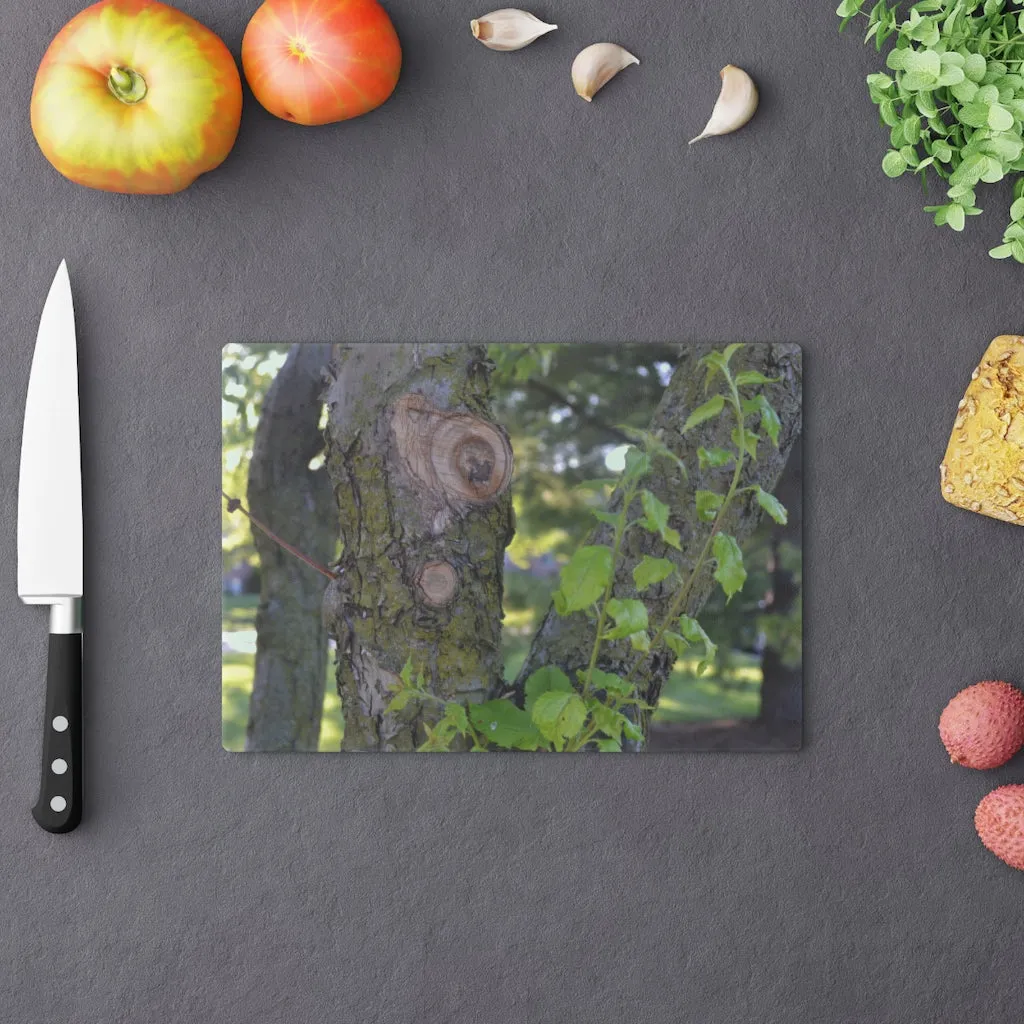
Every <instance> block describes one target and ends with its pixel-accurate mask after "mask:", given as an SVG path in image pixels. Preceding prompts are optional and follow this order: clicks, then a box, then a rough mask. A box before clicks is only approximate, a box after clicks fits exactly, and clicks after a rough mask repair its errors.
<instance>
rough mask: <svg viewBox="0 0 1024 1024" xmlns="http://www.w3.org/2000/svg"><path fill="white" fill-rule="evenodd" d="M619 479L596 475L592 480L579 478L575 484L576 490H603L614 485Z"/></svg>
mask: <svg viewBox="0 0 1024 1024" xmlns="http://www.w3.org/2000/svg"><path fill="white" fill-rule="evenodd" d="M618 482H619V481H618V480H617V479H616V478H615V477H613V476H606V477H597V478H595V479H594V480H581V481H580V482H579V483H578V484H576V488H575V489H576V490H578V491H603V490H605V488H608V487H614V486H615V485H616V484H617V483H618Z"/></svg>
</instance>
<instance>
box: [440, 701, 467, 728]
mask: <svg viewBox="0 0 1024 1024" xmlns="http://www.w3.org/2000/svg"><path fill="white" fill-rule="evenodd" d="M444 721H446V722H449V723H450V724H451V725H452V727H453V728H454V729H455V731H456V732H457V733H459V734H460V735H465V734H466V732H468V731H469V719H468V718H467V717H466V709H465V707H464V706H463V705H462V704H458V703H456V702H455V701H449V702H448V703H447V704H446V705H445V707H444Z"/></svg>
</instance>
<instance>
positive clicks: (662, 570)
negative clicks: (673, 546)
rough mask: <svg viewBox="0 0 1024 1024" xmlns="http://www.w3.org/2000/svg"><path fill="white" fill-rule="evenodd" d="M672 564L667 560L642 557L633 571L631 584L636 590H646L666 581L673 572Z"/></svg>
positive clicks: (673, 566) (647, 556)
mask: <svg viewBox="0 0 1024 1024" xmlns="http://www.w3.org/2000/svg"><path fill="white" fill-rule="evenodd" d="M675 568H676V567H675V565H674V563H672V562H670V561H669V560H668V559H667V558H652V557H651V556H650V555H644V557H643V558H642V559H641V560H640V563H639V564H638V565H637V566H635V567H634V569H633V582H634V583H635V584H636V589H637V590H646V589H647V588H648V587H650V586H652V585H653V584H655V583H660V582H661V581H662V580H666V579H668V578H669V576H671V575H672V573H673V572H675Z"/></svg>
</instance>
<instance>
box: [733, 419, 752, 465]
mask: <svg viewBox="0 0 1024 1024" xmlns="http://www.w3.org/2000/svg"><path fill="white" fill-rule="evenodd" d="M729 436H730V437H731V438H732V443H733V444H734V445H736V449H737V451H738V450H739V449H740V448H742V449H743V450H744V451H745V452H746V453H747V454H748V455H749V456H750V457H751V458H752V459H756V458H757V434H756V433H755V432H754V431H753V430H751V429H750V428H749V427H748V428H745V429H744V431H743V436H742V438H741V437H740V428H739V427H733V429H732V432H731V434H730V435H729Z"/></svg>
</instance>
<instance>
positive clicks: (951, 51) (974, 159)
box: [836, 0, 1024, 263]
mask: <svg viewBox="0 0 1024 1024" xmlns="http://www.w3.org/2000/svg"><path fill="white" fill-rule="evenodd" d="M868 2H869V0H842V2H841V3H840V4H839V6H838V8H837V9H836V13H837V14H838V15H839V17H840V18H842V24H841V26H840V27H841V28H845V27H846V26H847V25H848V24H850V22H852V21H853V20H854V19H855V18H858V17H863V18H864V19H865V20H866V22H867V31H866V34H865V37H864V42H865V43H868V42H871V41H874V44H875V48H876V49H877V50H879V51H881V49H882V46H883V45H884V44H885V42H886V41H887V40H889V39H890V38H894V39H895V45H894V47H893V49H891V50H890V51H889V54H888V56H887V57H886V66H887V68H888V71H889V72H891V74H889V73H887V72H883V71H879V72H876V73H875V74H871V75H868V76H867V85H868V92H869V94H870V96H871V100H872V102H873V103H875V104H876V105H877V107H878V112H879V116H880V118H881V121H882V123H883V125H884V126H885V127H886V128H888V130H889V149H888V150H887V152H886V153H885V156H884V157H883V158H882V171H883V173H885V174H886V175H887V176H888V177H890V178H898V177H900V176H901V175H903V174H905V173H907V172H910V173H915V174H919V175H920V176H921V183H922V185H926V184H927V178H928V174H929V173H933V174H935V175H937V176H938V177H939V178H940V179H942V180H944V181H945V182H946V185H947V190H946V198H947V200H948V202H945V203H939V204H937V205H933V206H926V207H925V208H924V209H925V211H926V212H927V213H931V214H932V215H933V217H934V220H935V223H936V224H937V225H940V226H942V225H945V226H947V227H950V228H952V229H953V230H954V231H963V229H964V225H965V223H966V218H968V217H974V216H977V215H978V214H980V213H981V212H982V211H981V209H980V207H978V205H977V191H976V190H977V188H978V186H979V185H982V184H994V183H995V182H997V181H1001V180H1002V179H1003V178H1006V177H1008V176H1010V175H1020V174H1021V172H1022V171H1024V10H1022V9H1021V4H1020V3H1019V2H1010V0H919V2H917V3H914V4H911V5H909V6H905V5H904V4H902V3H900V2H898V0H897V2H895V3H893V2H891V0H878V2H877V3H875V4H874V5H873V6H872V7H870V9H866V8H867V3H868ZM904 14H905V16H904ZM989 255H990V256H993V257H994V258H996V259H1005V258H1007V257H1010V256H1012V257H1013V259H1015V260H1016V261H1017V262H1018V263H1024V177H1020V176H1018V177H1017V178H1016V180H1015V182H1014V186H1013V200H1012V203H1011V206H1010V222H1009V224H1008V225H1007V226H1006V229H1005V231H1004V232H1003V241H1002V243H1001V244H1000V245H997V246H995V247H994V248H992V249H990V250H989Z"/></svg>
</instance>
